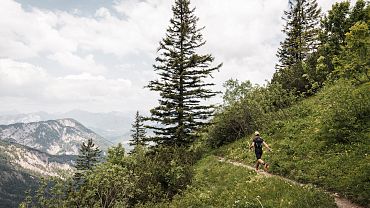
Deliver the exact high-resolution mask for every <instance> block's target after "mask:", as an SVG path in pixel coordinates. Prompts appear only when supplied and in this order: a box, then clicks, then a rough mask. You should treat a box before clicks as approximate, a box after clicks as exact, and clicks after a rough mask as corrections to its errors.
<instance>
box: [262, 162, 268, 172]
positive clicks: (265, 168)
mask: <svg viewBox="0 0 370 208" xmlns="http://www.w3.org/2000/svg"><path fill="white" fill-rule="evenodd" d="M269 168H270V165H269V164H268V163H265V165H264V166H263V170H264V171H266V172H267V171H268V170H269Z"/></svg>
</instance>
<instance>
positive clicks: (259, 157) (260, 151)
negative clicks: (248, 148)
mask: <svg viewBox="0 0 370 208" xmlns="http://www.w3.org/2000/svg"><path fill="white" fill-rule="evenodd" d="M254 152H255V153H256V158H257V160H258V159H261V157H262V153H263V152H262V150H258V149H256V150H255V151H254Z"/></svg>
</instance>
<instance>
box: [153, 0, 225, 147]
mask: <svg viewBox="0 0 370 208" xmlns="http://www.w3.org/2000/svg"><path fill="white" fill-rule="evenodd" d="M172 11H173V17H172V19H171V20H170V25H169V27H168V29H167V33H166V35H165V37H164V38H163V39H162V41H160V43H159V49H158V52H159V56H158V57H157V58H156V64H155V65H154V66H153V67H154V69H155V71H156V72H157V75H158V76H159V79H157V80H154V81H150V83H149V85H148V88H149V89H150V90H152V91H156V92H159V94H160V99H159V106H157V107H155V108H153V109H152V110H151V117H150V118H148V120H149V121H150V122H151V125H148V128H150V129H152V130H153V132H154V135H155V136H153V137H151V138H150V140H151V141H153V142H155V143H156V144H157V145H165V146H186V145H189V144H190V143H192V142H193V141H195V140H196V138H197V136H196V134H195V132H196V131H197V130H199V129H201V128H202V127H205V126H206V125H207V124H208V121H209V118H210V117H211V116H212V115H213V112H214V106H213V105H205V104H202V101H204V100H206V99H209V98H212V97H213V96H215V95H216V94H217V93H218V92H215V91H213V90H212V89H210V87H211V86H213V85H214V84H213V83H210V82H207V79H209V78H212V76H211V74H212V72H214V71H215V70H218V69H219V68H220V67H221V66H222V64H219V65H217V66H215V67H214V66H211V65H212V62H213V61H214V57H213V56H212V55H211V54H205V55H201V54H198V53H197V49H199V48H200V47H201V46H203V45H204V44H205V41H204V40H203V37H202V34H201V31H202V30H203V29H204V27H201V28H199V27H198V26H197V22H198V17H196V16H195V15H194V11H195V9H190V1H189V0H176V1H175V4H174V5H173V7H172Z"/></svg>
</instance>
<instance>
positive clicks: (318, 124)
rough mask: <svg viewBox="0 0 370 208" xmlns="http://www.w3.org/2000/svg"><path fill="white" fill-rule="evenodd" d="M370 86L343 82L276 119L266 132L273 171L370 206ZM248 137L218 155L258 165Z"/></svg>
mask: <svg viewBox="0 0 370 208" xmlns="http://www.w3.org/2000/svg"><path fill="white" fill-rule="evenodd" d="M369 92H370V84H369V83H365V84H363V85H361V86H357V87H353V86H352V85H350V84H348V83H346V82H341V83H338V84H336V85H334V86H330V87H326V88H325V89H323V90H322V91H321V92H320V93H318V94H317V95H315V96H313V97H310V98H308V99H304V100H302V101H301V102H299V103H298V104H296V105H293V106H292V107H290V108H288V109H285V110H283V111H280V112H276V113H275V114H273V115H271V118H274V119H271V123H270V124H269V125H268V127H267V128H265V129H263V130H261V133H262V135H261V136H262V137H263V138H264V139H265V141H266V142H267V143H268V144H270V145H271V146H272V149H273V150H274V151H273V152H271V153H269V152H266V153H264V156H263V158H265V159H266V161H268V162H269V163H271V168H270V171H271V172H272V173H274V174H279V175H282V176H286V177H289V178H291V179H292V180H296V181H300V182H303V183H312V184H316V185H318V186H320V187H323V188H324V189H326V190H329V191H332V192H337V193H339V194H340V195H343V196H345V197H347V198H349V199H350V200H352V201H355V202H357V203H359V204H362V205H367V206H368V205H369V204H370V195H369V194H370V181H369V175H370V157H369V150H370V118H369V116H370V103H369V102H370V98H369V96H370V95H369ZM251 138H252V136H251V135H250V136H247V137H244V138H241V139H239V140H238V141H236V142H234V143H231V144H229V145H226V146H223V147H221V148H220V149H218V150H217V151H216V154H217V155H220V156H224V157H226V158H228V159H232V160H238V161H242V162H243V163H245V164H248V165H253V164H254V162H255V156H254V153H253V151H248V145H249V144H250V142H251Z"/></svg>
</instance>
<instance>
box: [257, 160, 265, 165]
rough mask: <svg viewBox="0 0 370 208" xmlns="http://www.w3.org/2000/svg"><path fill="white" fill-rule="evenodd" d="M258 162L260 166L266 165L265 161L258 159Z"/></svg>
mask: <svg viewBox="0 0 370 208" xmlns="http://www.w3.org/2000/svg"><path fill="white" fill-rule="evenodd" d="M257 161H258V162H259V163H260V164H262V165H265V161H263V160H262V159H258V160H257Z"/></svg>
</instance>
